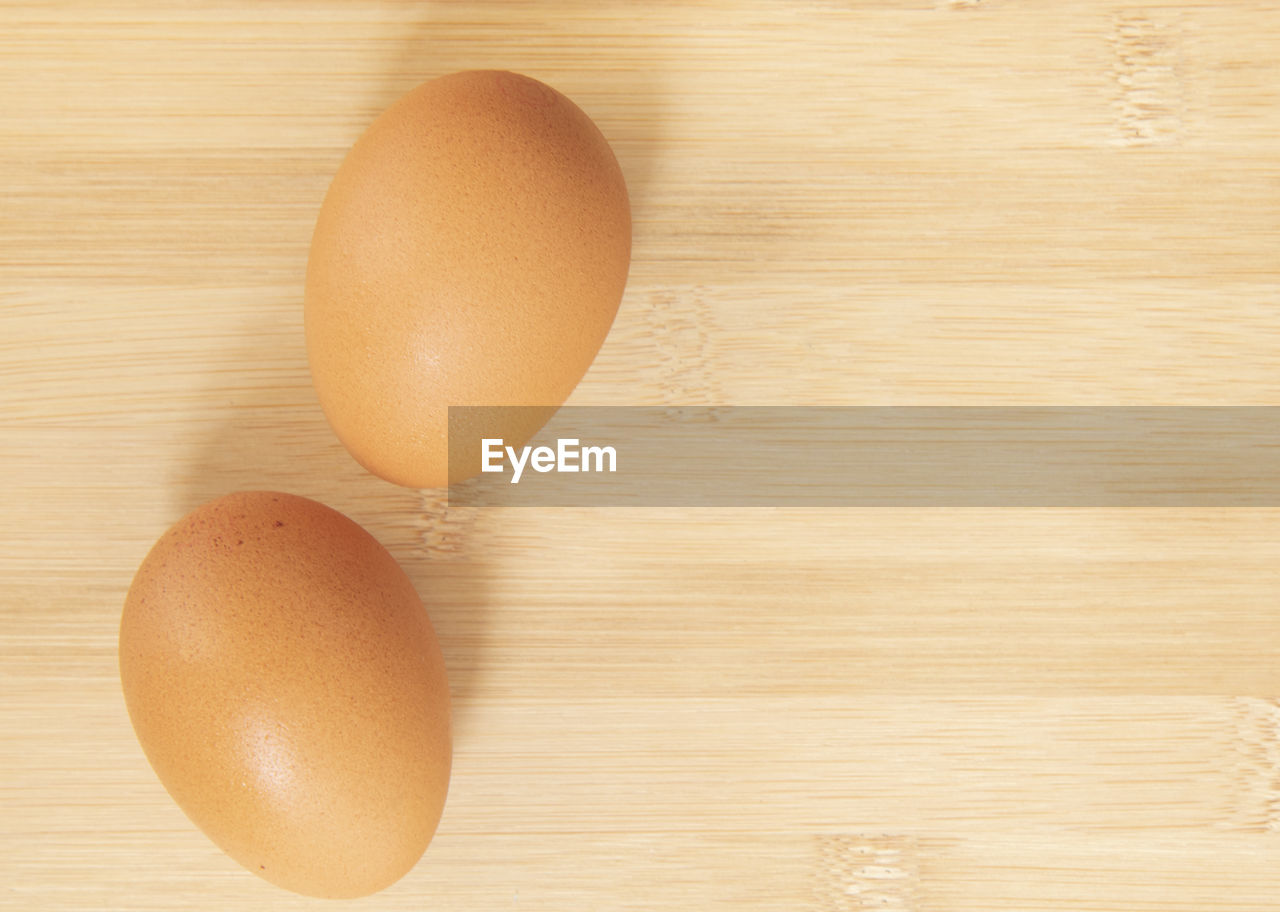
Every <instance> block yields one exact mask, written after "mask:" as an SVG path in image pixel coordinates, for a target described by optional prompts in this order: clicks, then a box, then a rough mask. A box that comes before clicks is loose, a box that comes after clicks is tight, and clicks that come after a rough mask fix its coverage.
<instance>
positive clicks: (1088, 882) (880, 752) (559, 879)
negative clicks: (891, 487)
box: [0, 0, 1280, 912]
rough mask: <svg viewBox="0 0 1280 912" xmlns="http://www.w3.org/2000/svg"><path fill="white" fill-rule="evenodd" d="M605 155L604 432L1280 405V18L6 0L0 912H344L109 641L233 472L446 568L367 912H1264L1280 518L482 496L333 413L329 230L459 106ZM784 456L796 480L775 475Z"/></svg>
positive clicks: (1278, 11) (1097, 5) (1040, 11)
mask: <svg viewBox="0 0 1280 912" xmlns="http://www.w3.org/2000/svg"><path fill="white" fill-rule="evenodd" d="M473 67H500V68H508V69H515V70H520V71H523V72H526V73H528V74H529V75H532V76H535V77H538V78H541V79H543V80H544V81H547V82H549V83H551V84H552V85H555V86H556V87H557V88H559V89H561V90H562V91H564V92H565V93H566V94H568V95H569V96H570V97H572V98H574V99H575V100H576V101H577V102H578V103H579V104H580V105H581V106H582V107H583V108H584V109H585V110H586V111H587V112H588V113H589V114H591V116H592V117H593V118H595V120H596V121H597V123H598V124H599V125H600V127H601V129H602V130H603V131H604V133H605V134H606V135H607V136H608V137H609V139H610V141H611V142H612V143H613V145H614V148H615V150H616V152H617V154H618V157H619V160H620V161H621V163H622V166H623V168H624V171H625V172H626V175H627V178H628V181H629V184H630V188H631V193H632V199H633V208H634V217H635V250H634V266H633V270H632V274H631V281H630V285H629V286H628V290H627V294H626V297H625V300H624V302H623V306H622V309H621V311H620V313H619V315H618V319H617V322H616V324H615V326H614V329H613V332H612V333H611V335H610V337H609V339H608V341H607V343H606V344H605V346H604V349H603V350H602V351H601V353H600V356H599V358H598V359H597V361H596V363H595V365H594V367H593V368H592V370H591V372H590V373H589V375H588V376H587V378H586V379H585V380H584V382H583V383H582V385H581V386H580V388H579V389H578V391H577V393H576V394H575V396H574V398H573V400H572V402H574V403H576V404H584V405H589V404H616V403H630V404H644V405H653V404H701V405H705V404H713V405H828V406H829V405H840V406H843V405H916V404H919V405H952V404H964V405H992V404H995V405H999V404H1052V405H1099V406H1107V405H1277V404H1280V371H1277V370H1276V361H1277V352H1278V351H1280V306H1278V305H1280V299H1278V296H1280V268H1278V267H1280V261H1278V257H1277V251H1278V250H1280V6H1278V5H1277V4H1276V3H1274V2H1246V0H1232V2H1219V3H1211V4H1208V3H1191V2H1181V0H1164V2H1146V0H1130V2H1115V0H1064V2H1059V3H1053V4H1049V3H1036V2H1030V0H1026V2H1019V0H969V2H962V0H954V2H943V0H939V2H933V0H901V2H890V0H866V2H853V0H844V2H838V0H809V2H795V3H792V2H749V0H716V2H701V3H689V4H679V3H638V2H637V3H627V2H622V0H604V2H599V0H594V2H586V0H583V2H563V3H561V2H542V3H501V2H478V3H462V2H440V3H407V2H401V3H398V2H380V3H357V2H337V0H327V2H313V3H305V4H304V3H284V4H266V5H264V4H253V3H245V2H234V3H222V4H214V3H191V4H162V3H156V2H136V3H125V2H117V3H88V2H83V3H70V2H54V3H14V2H9V3H4V4H0V459H3V462H2V463H0V467H2V468H3V472H2V473H0V503H2V504H3V510H0V536H2V537H0V581H2V582H0V585H3V598H2V599H0V663H2V665H3V675H2V676H0V739H2V740H0V908H3V909H13V910H24V912H26V910H77V912H78V910H94V912H102V910H176V909H218V910H250V909H253V910H260V909H267V908H270V909H312V908H315V909H319V908H325V909H331V908H337V907H338V906H335V905H333V904H330V903H322V902H319V901H313V900H307V899H303V898H300V897H294V896H292V895H290V894H285V893H283V892H281V891H279V890H277V889H276V888H274V887H271V886H270V885H268V884H266V883H265V882H262V881H260V880H258V879H257V878H255V877H253V876H251V875H249V874H247V873H245V872H244V871H242V870H241V869H239V868H238V867H237V866H236V865H235V864H234V863H232V862H231V861H230V860H229V859H228V858H226V857H225V856H224V855H222V854H221V853H220V852H219V851H218V850H217V849H216V848H214V847H213V846H212V844H211V843H209V842H208V840H207V839H206V838H205V837H204V836H203V835H202V834H201V833H200V832H199V831H197V830H196V829H195V828H194V827H193V826H192V825H191V824H190V823H189V822H188V821H187V820H186V818H185V817H184V816H183V815H182V813H181V812H180V811H179V810H178V809H177V807H176V806H175V805H174V804H173V803H172V801H171V800H170V799H169V798H168V796H167V795H166V793H165V792H164V791H163V789H162V788H161V786H160V785H159V784H158V782H157V780H156V779H155V777H154V775H153V774H152V772H151V770H150V768H149V767H148V766H147V764H146V761H145V759H144V758H143V756H142V753H141V750H140V749H139V747H138V744H137V742H136V740H135V738H134V736H133V733H132V730H131V729H130V727H129V723H128V719H127V717H126V715H125V711H124V705H123V701H122V698H121V694H120V690H119V685H118V680H117V676H116V664H115V636H116V628H117V624H118V620H119V611H120V607H121V603H122V600H123V597H124V593H125V591H126V589H127V587H128V584H129V581H130V578H131V576H132V573H133V571H134V569H135V568H136V567H137V565H138V563H139V561H140V560H141V558H142V556H143V555H144V554H145V552H146V550H147V548H148V547H149V546H150V545H151V543H152V542H153V541H154V540H155V539H156V537H157V536H158V535H159V534H160V533H161V532H162V531H163V530H164V529H165V528H166V527H167V526H168V525H169V524H170V523H171V522H173V521H174V520H175V519H176V518H177V517H178V516H179V515H181V514H182V513H183V512H185V511H186V510H188V509H190V508H191V507H193V506H195V505H196V504H198V503H200V502H202V501H204V500H207V499H210V498H212V497H214V496H217V495H219V494H222V493H226V492H228V491H230V490H234V489H238V488H278V489H282V490H287V491H291V492H294V493H298V494H304V495H307V496H311V497H315V498H317V499H320V500H322V501H324V502H326V503H329V504H331V505H332V506H334V507H336V508H338V509H340V510H343V511H344V512H346V513H348V514H349V515H351V516H352V517H353V518H355V519H357V520H358V521H359V522H361V523H363V524H364V525H365V526H366V527H367V528H369V529H370V531H372V532H373V533H374V534H375V535H377V536H378V537H379V538H380V539H381V540H382V541H383V542H384V543H385V544H386V545H387V547H388V548H389V549H390V550H391V551H392V552H393V553H394V554H395V555H396V557H397V558H398V559H399V560H400V561H401V562H402V564H403V565H404V566H405V568H406V569H407V570H408V571H409V573H410V575H411V576H412V577H413V578H414V581H415V583H416V584H417V585H418V588H419V589H420V591H421V593H422V595H423V597H424V600H425V601H426V603H427V606H428V609H429V611H430V612H431V616H432V618H433V620H434V621H435V623H436V625H437V628H438V629H439V631H440V634H441V637H442V640H443V642H444V645H445V650H446V653H447V659H448V662H449V667H450V671H451V678H452V683H453V687H454V692H455V701H456V712H457V723H458V724H457V753H456V761H455V772H454V779H453V784H452V790H451V794H450V798H449V804H448V807H447V809H446V813H445V818H444V821H443V823H442V825H441V829H440V831H439V833H438V835H437V837H436V840H435V842H434V843H433V844H432V846H431V848H430V849H429V850H428V852H427V854H426V856H425V857H424V858H423V860H422V861H421V863H420V864H419V865H418V866H417V868H416V869H415V870H414V871H413V872H412V873H411V874H410V875H409V876H407V877H406V878H405V879H404V880H403V881H401V882H400V883H398V884H397V885H395V886H394V887H392V888H391V889H388V890H387V891H385V892H384V893H382V894H380V895H378V896H376V897H374V898H371V899H368V900H365V901H362V902H360V903H358V904H355V903H353V904H351V907H352V908H361V909H377V910H410V909H414V910H418V909H432V910H440V912H443V910H476V909H527V910H535V909H536V910H557V912H562V910H569V909H584V910H586V909H589V910H622V909H634V910H646V912H655V910H689V909H707V910H711V909H730V908H732V909H753V910H754V909H764V910H826V912H831V910H860V909H898V910H916V912H970V910H972V912H1003V910H1008V912H1013V910H1017V912H1038V910H1067V909H1072V910H1077V909H1078V910H1084V909H1105V910H1127V912H1134V910H1170V909H1187V910H1197V912H1207V910H1240V912H1244V910H1250V912H1256V910H1266V909H1280V702H1278V701H1277V697H1278V696H1280V668H1278V667H1277V662H1276V654H1277V652H1278V651H1280V617H1278V616H1277V597H1278V595H1280V514H1277V512H1276V511H1275V510H1269V509H1211V508H1201V509H1195V510H1190V509H1176V508H1168V509H1140V508H1130V509H1072V510H1061V509H1058V510H1055V509H1017V508H1012V507H1011V508H1004V509H945V508H919V507H915V508H910V509H906V508H903V509H865V510H864V509H841V510H823V509H807V510H802V509H798V508H797V509H790V508H787V507H777V508H770V509H745V508H732V507H727V508H716V509H679V508H667V509H656V508H652V509H645V508H630V509H625V510H619V509H605V508H602V509H593V508H581V509H551V508H547V509H516V508H508V509H499V508H493V509H472V510H470V511H462V510H458V509H454V510H449V509H447V508H446V506H445V504H444V501H443V498H442V497H441V496H440V495H439V494H436V493H432V492H417V491H410V490H405V489H400V488H396V487H393V486H391V485H388V484H386V483H383V482H381V481H379V480H377V479H374V478H371V477H370V476H368V475H367V474H365V473H364V472H363V471H361V470H360V469H359V468H358V467H357V466H356V465H355V464H354V463H353V462H352V461H351V460H350V458H349V457H348V456H347V455H346V454H345V452H344V451H343V450H342V449H341V447H340V446H339V445H338V444H337V443H336V442H335V440H334V438H333V436H332V434H331V433H330V432H329V430H328V428H327V427H326V425H325V424H324V421H323V419H322V417H321V416H320V413H319V410H318V408H317V405H316V403H315V400H314V398H313V394H312V391H311V388H310V384H309V379H308V376H307V369H306V363H305V354H304V351H303V344H302V336H301V321H300V318H301V314H300V298H301V292H302V278H303V271H304V268H305V263H306V255H307V246H308V241H309V237H310V231H311V226H312V223H313V220H314V218H315V214H316V211H317V208H318V206H319V203H320V199H321V197H322V195H323V193H324V190H325V188H326V186H327V184H328V181H329V179H330V177H331V175H332V173H333V171H334V169H335V168H336V167H337V164H338V162H339V161H340V160H341V157H342V156H343V154H344V152H345V150H346V149H347V148H348V147H349V146H350V144H351V143H352V141H354V139H355V138H356V137H357V136H358V135H359V133H360V132H361V131H362V129H363V127H364V126H365V125H366V124H367V123H368V122H369V121H370V120H371V119H372V118H373V117H374V116H375V115H376V114H377V113H378V112H379V111H380V110H381V109H383V108H384V107H385V106H386V105H387V104H389V103H390V102H391V101H392V100H393V99H395V98H396V97H398V96H399V95H400V94H401V93H403V92H404V91H406V90H407V89H409V88H411V87H412V86H414V85H416V84H417V83H418V82H420V81H422V80H424V79H426V78H429V77H431V76H435V75H439V74H442V73H446V72H450V71H453V70H458V69H464V68H473ZM782 471H784V472H785V467H784V468H783V469H782Z"/></svg>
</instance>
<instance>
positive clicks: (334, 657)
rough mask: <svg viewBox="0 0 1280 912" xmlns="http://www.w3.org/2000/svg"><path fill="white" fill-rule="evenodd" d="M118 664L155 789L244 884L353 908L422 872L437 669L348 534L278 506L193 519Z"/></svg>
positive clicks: (417, 604) (429, 826) (436, 770)
mask: <svg viewBox="0 0 1280 912" xmlns="http://www.w3.org/2000/svg"><path fill="white" fill-rule="evenodd" d="M119 657H120V678H121V683H122V685H123V688H124V696H125V702H126V705H127V707H128V711H129V717H130V719H131V721H132V723H133V726H134V729H135V731H136V733H137V736H138V740H139V742H140V743H141V745H142V747H143V750H144V752H145V753H146V756H147V759H148V760H149V761H150V763H151V765H152V767H153V768H154V769H155V772H156V774H157V775H158V776H159V778H160V781H161V782H162V783H163V784H164V787H165V788H166V789H167V790H168V791H169V793H170V795H172V797H173V799H174V800H175V801H176V802H177V804H178V805H179V806H180V807H181V808H182V810H183V811H185V812H186V814H187V815H188V816H189V817H190V818H191V820H192V821H193V822H195V824H196V825H197V826H199V827H200V829H202V830H203V831H204V832H205V833H206V834H207V835H208V836H209V838H210V839H212V840H213V842H214V843H216V844H217V845H218V846H219V847H221V848H222V849H223V850H224V851H225V852H226V853H227V854H228V855H230V856H231V857H232V858H234V859H235V860H236V861H238V862H239V863H240V864H242V865H243V866H244V867H246V868H248V869H249V870H250V871H253V872H254V873H256V874H259V875H260V876H262V877H264V878H266V879H267V880H269V881H271V882H272V883H275V884H278V885H279V886H282V887H285V888H287V889H289V890H293V891H295V892H298V893H303V894H307V895H311V896H322V897H334V898H349V897H356V896H363V895H366V894H369V893H373V892H376V891H377V890H380V889H382V888H383V887H386V886H388V885H389V884H391V883H393V882H394V881H396V880H398V879H399V878H400V877H402V876H403V875H404V874H405V873H406V872H407V871H409V869H410V868H412V867H413V866H414V864H415V863H416V862H417V861H418V859H419V858H420V857H421V855H422V853H423V851H424V850H425V849H426V847H427V844H428V843H429V842H430V840H431V838H432V836H433V834H434V832H435V830H436V827H437V824H438V822H439V820H440V817H441V814H442V811H443V808H444V803H445V795H446V792H447V790H448V784H449V774H450V766H451V762H452V746H451V736H450V706H449V685H448V680H447V678H446V674H445V667H444V658H443V655H442V653H441V650H440V646H439V644H438V642H437V640H436V636H435V632H434V631H433V629H432V626H431V623H430V621H429V620H428V618H427V614H426V612H425V610H424V609H423V606H422V602H421V600H420V599H419V597H418V595H417V593H416V591H415V590H414V587H413V584H412V583H411V581H410V580H409V578H408V577H407V576H406V575H405V573H404V571H403V570H402V569H401V567H400V566H399V564H397V563H396V561H395V559H394V558H393V557H392V556H391V554H389V553H388V552H387V550H386V549H385V548H383V547H382V545H380V544H379V543H378V542H377V540H375V539H374V538H373V536H371V535H370V534H369V533H368V532H366V531H365V530H364V529H362V528H361V527H360V526H359V525H357V524H356V523H355V522H353V521H352V520H350V519H348V518H347V517H345V516H343V515H342V514H341V513H338V512H337V511H335V510H332V509H330V508H329V507H326V506H324V505H322V504H319V503H316V502H315V501H312V500H307V499H305V498H302V497H296V496H292V495H288V494H282V493H274V492H243V493H237V494H232V495H228V496H226V497H223V498H220V499H218V500H215V501H213V502H211V503H208V504H205V505H204V506H202V507H199V508H197V509H196V510H195V511H193V512H192V513H190V514H189V515H187V516H185V517H184V518H182V519H181V520H179V521H178V522H177V523H176V524H175V525H174V526H173V527H172V528H171V529H169V530H168V531H167V532H166V533H165V534H164V535H163V536H162V537H161V538H160V540H159V541H158V542H157V543H156V544H155V546H154V547H153V548H152V550H151V551H150V553H149V554H148V555H147V556H146V558H145V559H144V561H143V562H142V565H141V566H140V567H139V569H138V572H137V574H136V576H135V578H134V580H133V584H132V585H131V587H130V589H129V593H128V596H127V598H126V601H125V606H124V613H123V616H122V619H121V625H120V655H119Z"/></svg>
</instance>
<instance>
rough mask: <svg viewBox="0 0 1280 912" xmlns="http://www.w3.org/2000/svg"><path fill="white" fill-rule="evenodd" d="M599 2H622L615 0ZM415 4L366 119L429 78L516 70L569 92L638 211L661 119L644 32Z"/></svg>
mask: <svg viewBox="0 0 1280 912" xmlns="http://www.w3.org/2000/svg"><path fill="white" fill-rule="evenodd" d="M604 6H606V7H611V6H617V7H618V8H619V9H625V8H624V7H623V6H622V4H621V0H612V2H610V3H606V4H604ZM423 9H424V12H423V14H422V16H421V18H419V19H417V20H415V21H413V22H410V23H408V24H407V26H406V28H407V30H408V35H407V37H406V39H405V41H404V43H403V44H402V45H401V47H400V51H399V53H398V55H397V56H396V57H395V58H394V59H392V60H389V61H388V66H387V69H386V71H385V78H384V82H383V85H382V88H381V90H380V91H378V92H377V93H375V97H376V99H377V101H378V103H379V105H380V107H379V108H378V109H377V110H375V111H371V112H370V117H369V119H370V121H372V119H373V117H374V116H376V115H377V113H379V112H380V111H381V110H382V109H384V108H386V107H387V106H388V105H390V104H391V103H392V102H393V101H395V100H396V99H397V98H399V97H400V96H401V95H403V94H404V93H406V92H408V91H409V90H410V89H412V88H414V87H415V86H417V85H419V84H421V83H423V82H426V81H427V80H429V79H434V78H435V77H437V76H444V75H446V74H448V73H453V72H457V71H460V70H486V69H492V70H514V71H516V72H519V73H523V74H524V75H526V76H530V77H532V78H534V79H538V80H540V81H542V82H544V83H546V84H547V85H549V86H551V87H552V88H554V89H556V90H557V91H559V92H561V93H562V94H564V95H565V96H567V97H568V98H570V99H572V100H573V102H574V103H575V104H577V105H578V107H580V108H582V110H583V111H585V112H586V113H587V115H588V116H589V117H590V118H591V119H592V120H593V121H594V122H595V124H596V126H598V127H599V128H600V131H601V133H603V134H604V136H605V139H607V140H608V142H609V145H610V146H611V147H612V149H613V152H614V155H615V156H616V157H617V159H618V164H619V166H620V167H621V168H622V173H623V176H624V177H625V179H626V182H627V192H628V195H629V196H630V200H631V210H632V219H633V221H641V220H643V219H644V218H645V216H646V214H647V213H648V211H649V203H650V189H651V187H652V185H653V178H654V175H655V173H656V171H657V170H658V168H659V165H660V159H661V153H662V147H663V133H662V126H663V124H664V123H665V122H666V118H665V117H664V110H665V99H666V93H665V92H664V90H663V87H662V83H661V71H660V70H659V69H657V68H655V67H654V66H653V54H652V51H653V48H652V47H651V46H650V39H646V38H645V37H643V36H640V35H626V36H619V35H618V34H617V33H616V32H613V31H602V32H599V33H593V32H591V31H590V30H589V29H588V30H584V29H583V28H581V27H579V26H580V25H581V23H579V22H577V21H576V20H573V19H568V20H566V21H565V22H564V24H563V25H562V26H561V27H559V28H556V27H553V26H551V25H549V23H548V21H547V18H546V16H545V10H542V11H541V12H540V11H539V9H538V5H537V4H530V5H528V6H527V7H525V6H519V7H511V8H509V9H508V10H507V14H508V16H509V18H510V21H509V23H508V25H507V27H506V28H504V29H493V28H491V27H490V28H481V27H478V26H477V23H476V19H475V16H474V15H459V12H458V11H457V10H456V9H453V8H450V7H449V6H448V5H447V4H445V5H426V6H424V7H423ZM628 15H634V14H628ZM600 19H601V21H606V20H607V17H605V16H601V17H600ZM516 36H518V38H517V37H516Z"/></svg>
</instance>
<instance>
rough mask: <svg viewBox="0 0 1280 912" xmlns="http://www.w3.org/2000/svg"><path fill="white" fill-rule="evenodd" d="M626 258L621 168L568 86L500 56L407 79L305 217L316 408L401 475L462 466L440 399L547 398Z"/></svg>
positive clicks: (365, 458) (415, 478)
mask: <svg viewBox="0 0 1280 912" xmlns="http://www.w3.org/2000/svg"><path fill="white" fill-rule="evenodd" d="M630 260H631V210H630V205H629V202H628V197H627V188H626V184H625V182H624V180H623V175H622V170H621V169H620V167H619V165H618V162H617V160H616V158H615V157H614V155H613V152H612V150H611V149H610V147H609V144H608V142H607V141H606V140H605V137H604V136H603V134H602V133H601V132H600V130H599V129H598V128H597V127H596V125H595V124H594V123H593V122H592V121H591V119H590V118H589V117H588V116H587V115H586V114H585V113H584V112H583V111H582V110H581V109H579V108H578V107H577V106H576V105H575V104H574V103H573V102H572V101H570V100H569V99H568V98H566V97H565V96H564V95H562V94H560V93H559V92H557V91H555V90H554V89H552V88H550V87H548V86H546V85H544V84H543V83H541V82H538V81H536V80H534V79H531V78H529V77H527V76H522V75H518V74H515V73H509V72H504V71H489V70H482V71H468V72H463V73H455V74H453V75H449V76H443V77H441V78H438V79H434V80H432V81H430V82H427V83H425V84H423V85H421V86H419V87H418V88H417V89H415V90H413V91H412V92H410V93H409V94H408V95H406V96H404V97H403V98H401V99H400V100H399V101H398V102H396V103H395V104H393V105H392V106H391V107H390V108H389V109H388V110H387V111H386V112H385V113H383V114H382V115H381V116H380V117H378V118H377V120H376V121H375V122H374V123H373V124H372V126H370V127H369V129H368V131H367V132H366V133H365V134H364V135H363V136H362V137H361V138H360V139H359V140H358V141H357V142H356V144H355V146H354V147H353V148H352V149H351V151H350V153H349V154H348V155H347V157H346V159H345V160H344V161H343V163H342V165H341V167H340V168H339V170H338V172H337V175H336V176H335V178H334V180H333V183H332V185H331V186H330V188H329V192H328V194H327V195H326V197H325V199H324V203H323V205H322V206H321V209H320V214H319V217H318V219H317V222H316V227H315V233H314V236H313V238H312V242H311V253H310V258H309V260H308V265H307V278H306V295H305V307H304V311H305V326H306V342H307V355H308V359H309V361H310V365H311V376H312V380H313V381H314V384H315V388H316V392H317V394H318V397H319V400H320V404H321V406H322V408H323V409H324V413H325V415H326V416H327V418H328V420H329V423H330V424H331V425H332V427H333V429H334V431H335V432H336V433H337V436H338V437H339V439H340V440H341V441H342V442H343V443H344V444H345V445H346V447H347V449H348V450H349V451H350V452H351V454H352V455H353V456H354V457H355V458H356V459H357V460H358V461H359V462H360V463H361V464H362V465H364V466H365V468H367V469H369V470H370V471H372V472H374V473H375V474H377V475H380V476H382V477H383V478H386V479H388V480H390V481H393V482H396V483H398V484H403V485H408V486H411V487H435V486H439V485H443V484H445V483H447V481H448V480H449V477H450V475H451V474H452V477H453V478H454V479H455V480H457V479H459V478H461V477H465V476H466V475H469V474H471V473H472V472H473V471H474V470H476V469H477V468H478V466H474V465H471V466H465V467H464V466H458V465H456V464H455V466H454V467H453V471H452V473H450V471H449V467H448V458H447V420H448V416H447V409H448V407H449V406H451V405H459V406H463V405H482V406H526V405H528V406H551V407H554V406H559V405H560V404H562V403H563V402H564V401H565V399H566V398H568V396H569V394H570V393H571V392H572V391H573V389H574V387H575V386H576V385H577V383H578V382H579V380H580V379H581V378H582V376H583V375H584V374H585V373H586V371H587V368H588V367H589V366H590V364H591V362H592V360H593V359H594V357H595V355H596V352H597V351H598V349H599V348H600V345H601V343H602V342H603V341H604V338H605V335H606V334H607V333H608V331H609V327H610V325H611V324H612V322H613V319H614V316H615V314H616V312H617V309H618V306H619V303H620V301H621V299H622V294H623V290H624V286H625V285H626V280H627V272H628V268H629V266H630ZM529 414H533V413H531V412H529V413H525V412H513V415H518V416H519V417H521V418H525V419H527V417H528V415H529ZM529 433H530V431H529V429H528V428H519V427H513V428H512V433H510V434H506V435H503V436H505V437H506V438H507V439H508V442H509V443H510V442H514V441H516V440H520V439H523V438H525V437H527V436H528V435H529Z"/></svg>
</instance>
